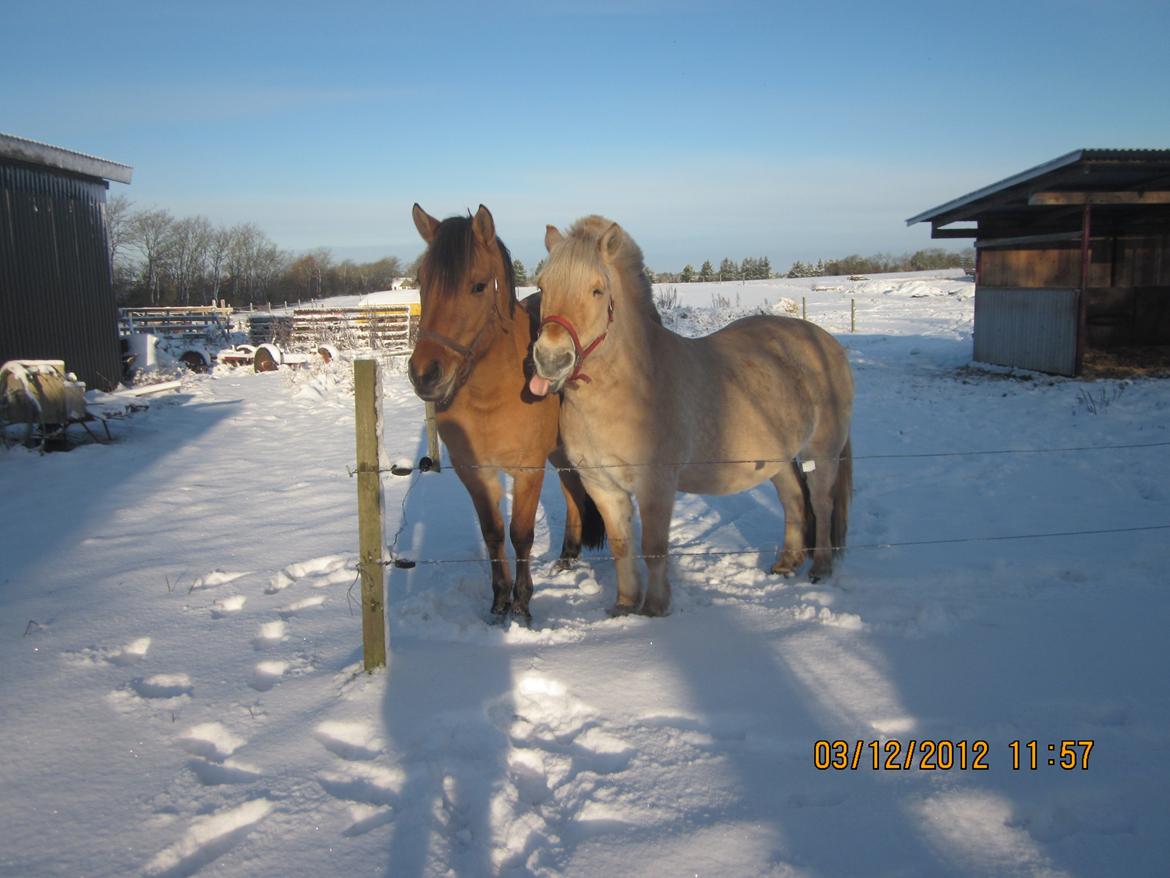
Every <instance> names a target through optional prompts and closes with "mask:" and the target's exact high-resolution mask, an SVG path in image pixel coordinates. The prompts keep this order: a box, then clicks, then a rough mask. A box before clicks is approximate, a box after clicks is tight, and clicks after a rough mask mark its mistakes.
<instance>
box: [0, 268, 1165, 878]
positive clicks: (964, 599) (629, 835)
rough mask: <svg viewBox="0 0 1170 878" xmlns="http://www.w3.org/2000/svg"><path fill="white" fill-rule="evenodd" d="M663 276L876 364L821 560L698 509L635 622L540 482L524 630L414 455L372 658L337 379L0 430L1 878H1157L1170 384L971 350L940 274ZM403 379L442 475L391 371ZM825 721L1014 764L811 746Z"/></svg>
mask: <svg viewBox="0 0 1170 878" xmlns="http://www.w3.org/2000/svg"><path fill="white" fill-rule="evenodd" d="M814 286H818V287H824V289H821V290H814ZM674 289H675V291H676V292H675V296H676V304H675V305H674V306H673V307H671V308H670V309H668V310H667V312H666V313H665V315H664V317H665V319H666V320H667V322H668V324H669V325H673V326H675V327H677V328H678V329H679V330H680V331H683V332H690V333H695V332H705V331H709V330H710V329H711V328H714V327H715V326H718V325H721V324H722V323H725V322H726V321H727V320H729V319H731V318H732V317H733V316H736V315H738V314H741V313H750V312H752V311H757V310H760V309H771V310H774V309H776V308H777V307H778V306H779V307H780V308H781V309H783V307H784V305H783V300H785V299H787V300H788V301H789V302H795V303H799V302H800V301H801V299H802V298H803V299H805V300H806V302H807V309H808V313H809V317H810V319H813V320H815V321H817V322H818V323H821V324H822V325H824V326H826V327H827V328H829V329H830V330H831V331H833V332H834V333H836V334H837V335H838V338H839V339H840V340H841V341H842V342H843V343H844V344H845V345H847V346H848V348H849V351H850V357H851V361H852V363H853V367H854V370H855V376H856V382H857V406H856V412H855V420H854V449H855V454H856V455H857V461H856V465H855V482H856V494H855V497H854V505H853V509H852V516H851V518H852V520H851V527H850V542H851V544H852V546H853V548H852V549H851V550H850V552H849V553H847V554H846V556H845V557H844V559H842V560H841V561H840V562H839V563H838V565H837V568H836V574H835V576H834V577H833V578H832V579H831V580H829V581H824V582H819V583H810V582H809V581H808V579H807V576H806V575H804V574H803V573H801V574H798V575H797V576H796V577H795V578H793V579H788V580H785V579H780V578H778V577H773V576H770V575H769V574H767V573H766V570H767V568H768V566H769V565H770V563H771V560H772V554H773V553H774V550H775V545H776V543H777V541H778V540H779V537H780V534H781V520H780V511H779V507H778V504H777V503H776V500H775V497H774V495H773V494H771V491H770V489H767V490H765V489H763V488H761V489H757V490H755V491H751V492H748V493H745V494H740V495H734V496H730V497H720V498H706V497H691V496H685V495H680V498H679V502H678V504H677V506H676V510H675V520H674V526H673V530H672V541H671V546H672V550H673V551H674V552H676V553H677V554H678V557H676V558H675V559H674V560H673V561H672V562H671V578H672V582H673V584H674V599H675V604H674V608H673V612H672V614H671V615H670V616H668V617H667V618H664V619H646V618H641V617H625V618H620V619H609V618H608V617H607V615H606V613H605V609H606V607H608V606H609V605H610V604H611V603H612V602H613V599H614V592H615V580H614V571H613V566H612V564H611V563H610V562H609V561H608V560H606V558H605V551H604V550H602V551H600V552H595V553H592V554H591V555H588V556H587V557H586V558H585V560H584V561H583V562H582V563H581V564H579V565H578V566H577V567H575V568H574V569H572V570H570V571H568V572H564V573H556V572H553V571H552V570H551V562H552V560H553V559H554V557H555V552H556V549H557V547H559V545H560V537H561V527H562V525H563V521H564V508H563V505H562V501H561V499H560V491H559V488H558V487H557V484H556V480H555V479H554V478H552V477H551V474H550V477H549V478H547V479H546V482H545V488H544V493H543V498H542V499H543V503H542V509H541V512H540V515H539V519H538V531H537V539H536V546H535V554H536V555H537V556H539V558H540V564H539V566H538V568H537V572H536V576H535V579H536V595H535V598H534V600H533V603H532V611H533V615H534V617H535V623H534V626H533V629H532V630H526V629H523V628H520V627H518V626H513V627H511V628H508V629H504V628H500V627H493V626H490V625H488V624H487V623H486V622H485V617H486V615H487V611H488V606H489V602H490V588H489V584H488V572H487V567H486V564H485V563H484V561H483V560H482V559H483V557H484V552H483V548H482V545H481V542H480V537H479V532H478V527H477V525H476V523H475V519H474V516H473V513H472V511H471V504H470V501H469V500H468V498H467V496H466V493H465V492H464V490H463V488H462V487H461V485H460V484H459V482H458V479H457V478H456V476H455V475H454V473H453V472H452V471H451V470H450V469H449V468H448V469H445V470H444V471H443V472H442V473H439V474H434V473H427V474H420V473H418V472H415V473H414V474H413V475H411V476H409V477H395V476H389V475H387V476H386V477H385V481H384V492H385V498H386V502H385V513H386V522H385V532H386V533H387V534H388V535H389V534H395V533H397V534H398V536H397V537H396V545H397V551H398V552H399V553H400V554H401V555H403V556H405V557H408V558H411V559H413V560H415V561H417V562H419V563H418V566H417V567H415V568H414V569H412V570H399V569H391V571H390V584H389V614H390V634H391V640H390V647H391V656H390V661H389V666H388V668H387V669H385V670H383V671H379V672H377V673H375V674H373V675H368V676H367V675H365V674H363V673H362V672H361V669H360V660H361V642H360V637H361V619H360V615H359V614H358V613H357V607H356V604H355V601H356V600H357V596H358V591H359V590H358V589H356V588H355V587H354V583H355V582H356V578H357V574H356V570H355V563H356V560H357V524H356V516H355V509H356V504H355V496H354V495H355V490H356V485H355V482H354V480H353V479H352V478H351V477H350V475H349V470H350V469H351V468H352V466H353V463H354V436H353V422H354V417H353V398H352V377H351V372H350V371H349V369H350V367H349V365H348V364H346V363H338V364H334V365H331V366H327V365H324V364H314V365H313V366H312V367H311V368H310V369H304V370H296V371H292V370H288V369H283V370H281V371H280V372H278V373H270V374H255V373H252V372H250V371H232V370H230V369H227V368H225V367H218V368H217V369H216V370H215V371H214V372H213V373H212V374H209V375H199V376H189V377H187V378H185V379H184V382H183V388H182V390H181V392H180V393H179V394H178V395H176V396H174V397H170V398H167V397H164V398H159V399H156V400H154V401H153V403H152V406H151V408H150V409H149V410H148V411H146V412H141V413H138V414H136V415H134V416H132V417H129V418H126V419H124V420H120V421H115V422H113V423H112V424H111V426H112V428H113V430H114V432H115V437H116V441H115V442H114V443H113V444H110V445H103V446H99V445H88V446H83V447H80V448H77V449H75V450H74V451H72V452H70V453H68V454H52V455H44V456H41V455H38V454H36V453H33V452H26V451H24V450H22V449H13V450H9V451H7V452H3V453H0V496H2V497H3V498H4V501H3V503H2V504H0V533H2V534H3V535H4V537H3V556H2V557H3V567H2V568H0V609H2V611H3V613H2V616H0V618H2V619H3V620H4V621H3V624H2V625H0V748H2V750H3V759H2V760H0V875H12V876H42V875H43V876H57V875H97V876H122V875H148V876H194V875H204V874H207V875H210V874H215V875H221V876H252V875H283V876H291V878H299V876H320V875H337V874H354V875H357V874H366V875H394V876H443V875H491V874H505V875H551V876H562V875H563V876H578V875H580V876H594V875H616V874H622V875H675V874H679V875H719V876H736V875H743V876H759V875H776V876H814V875H815V876H835V875H891V874H898V875H942V874H953V875H988V874H995V875H1076V876H1094V875H1121V874H1124V875H1153V874H1164V870H1165V864H1166V863H1167V862H1168V861H1170V816H1168V815H1170V783H1168V781H1170V759H1168V756H1170V690H1168V689H1167V686H1166V683H1165V680H1166V676H1167V671H1168V670H1170V668H1168V662H1167V647H1166V642H1167V641H1166V633H1165V628H1166V619H1167V618H1170V614H1168V610H1170V596H1168V593H1167V590H1166V588H1165V583H1166V581H1167V573H1168V568H1170V563H1168V559H1170V553H1168V551H1167V532H1166V531H1165V530H1124V529H1130V528H1142V527H1152V526H1165V525H1168V524H1170V490H1168V489H1167V485H1168V484H1170V456H1168V455H1167V454H1166V447H1165V446H1164V445H1163V446H1160V447H1159V446H1157V445H1156V443H1167V442H1170V384H1168V383H1167V382H1166V381H1164V380H1135V381H1128V382H1118V381H1105V382H1097V383H1094V384H1084V383H1081V382H1075V381H1070V380H1066V379H1058V378H1050V377H1048V376H1042V375H1005V374H1002V373H1000V372H995V371H986V370H980V369H972V368H969V367H970V355H971V323H972V308H973V299H972V296H971V292H972V287H971V283H970V282H969V281H968V280H966V279H965V278H963V277H962V276H961V275H960V274H959V273H954V272H952V273H943V274H942V275H931V274H919V275H909V276H900V277H892V276H875V277H871V278H869V279H867V280H862V281H851V280H849V279H848V278H836V279H824V278H816V279H808V280H792V281H789V280H773V281H756V282H747V283H743V284H690V285H683V284H679V285H674ZM657 292H658V293H659V295H660V296H664V295H667V294H668V293H669V290H667V289H664V288H659V289H658V290H657ZM713 299H715V300H717V301H718V302H719V305H718V307H713V305H712V302H713ZM851 300H855V302H856V318H857V331H856V332H855V333H854V334H850V333H849V332H848V329H849V318H850V301H851ZM383 394H384V399H383V422H384V427H383V429H384V448H383V454H384V457H385V458H386V459H387V460H398V461H402V460H406V461H411V460H417V459H418V458H419V457H420V456H421V455H422V454H424V453H425V448H426V444H425V435H424V433H423V429H422V404H421V403H420V402H419V401H418V400H417V399H416V398H415V397H414V395H413V393H412V392H411V390H410V386H409V382H408V381H407V380H406V378H405V375H404V373H403V371H402V368H401V364H393V363H392V364H388V365H387V367H386V368H385V369H384V370H383ZM1125 445H1128V446H1154V447H1131V448H1112V449H1110V450H1097V451H1061V452H1054V453H1042V454H992V453H988V454H978V455H967V454H963V455H957V456H917V457H910V456H901V455H932V454H935V453H942V454H951V453H954V452H974V451H982V452H997V451H1002V450H1004V449H1017V450H1027V449H1046V448H1047V449H1051V448H1079V449H1085V448H1095V447H1101V446H1125ZM1086 531H1113V532H1110V533H1097V534H1089V535H1086V534H1083V533H1081V532H1086ZM1062 533H1077V534H1080V535H1076V536H1038V535H1043V534H1062ZM1021 536H1024V537H1027V538H1022V539H1017V538H1016V537H1021ZM1007 538H1011V539H1007ZM941 540H948V541H951V542H938V541H941ZM708 552H710V553H721V554H713V555H707V554H703V553H708ZM439 562H442V563H439ZM838 739H840V740H844V741H847V742H851V743H852V742H856V741H862V742H865V743H867V744H868V742H871V741H877V742H879V744H878V746H879V747H883V746H885V745H886V744H887V742H901V743H902V745H903V746H905V745H906V744H907V743H908V742H909V741H910V740H915V741H922V740H943V739H945V740H950V741H954V742H956V743H957V742H967V743H968V746H971V745H972V742H975V741H977V740H985V741H987V742H988V752H987V755H986V762H987V764H988V766H989V767H988V769H987V770H980V771H975V770H970V769H968V770H960V769H959V768H954V769H952V770H948V771H941V770H935V771H930V770H917V769H911V770H900V769H898V770H895V769H889V770H887V769H881V770H876V771H875V770H873V768H872V767H871V766H869V765H868V764H866V759H862V760H861V764H860V767H859V768H858V769H857V770H850V769H845V770H834V769H829V770H823V771H822V770H818V769H817V768H816V767H814V744H815V742H816V741H818V740H838ZM1031 740H1037V741H1038V742H1040V743H1039V745H1038V746H1039V756H1040V765H1039V766H1038V768H1037V769H1036V770H1030V769H1027V768H1025V769H1023V770H1018V771H1017V770H1013V769H1012V767H1011V756H1012V753H1011V750H1010V749H1009V744H1010V742H1012V741H1021V742H1027V741H1031ZM1062 740H1073V741H1088V740H1091V741H1093V742H1094V743H1093V746H1092V750H1091V753H1090V755H1089V760H1088V768H1087V769H1085V770H1081V769H1079V768H1078V769H1075V770H1071V771H1065V770H1062V769H1060V768H1059V767H1052V766H1048V765H1047V764H1046V761H1047V758H1048V757H1049V755H1050V754H1049V753H1048V751H1047V750H1046V749H1045V748H1046V745H1047V744H1048V743H1054V744H1055V745H1056V747H1057V748H1059V745H1060V742H1061V741H1062ZM1082 749H1083V747H1082ZM865 752H866V753H867V754H868V752H869V750H868V749H867V750H866V751H865ZM882 752H883V753H884V752H885V751H884V750H883V751H882ZM1080 752H1081V750H1078V753H1080Z"/></svg>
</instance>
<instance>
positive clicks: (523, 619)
mask: <svg viewBox="0 0 1170 878" xmlns="http://www.w3.org/2000/svg"><path fill="white" fill-rule="evenodd" d="M512 621H513V622H515V623H516V624H517V625H519V626H520V627H521V628H527V629H528V630H529V631H531V630H532V614H531V613H530V612H528V611H527V610H515V609H514V610H512Z"/></svg>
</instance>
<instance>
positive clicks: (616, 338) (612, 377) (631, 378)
mask: <svg viewBox="0 0 1170 878" xmlns="http://www.w3.org/2000/svg"><path fill="white" fill-rule="evenodd" d="M632 307H633V306H627V308H632ZM623 310H625V309H623ZM662 331H663V330H662V327H661V326H659V325H658V324H654V323H651V322H650V321H648V320H645V319H644V318H643V316H642V315H641V314H635V313H626V314H622V315H615V317H614V322H613V325H612V326H610V329H609V333H608V335H607V336H606V339H605V341H604V342H602V344H601V345H600V346H599V347H598V349H597V352H596V353H595V354H593V356H592V357H590V358H589V359H587V360H586V361H585V363H584V364H583V367H582V371H584V372H585V373H586V374H587V375H589V376H590V378H591V380H592V384H594V385H596V388H595V389H594V392H587V393H586V394H584V396H583V397H582V400H581V401H582V402H584V403H585V404H586V405H588V404H589V403H590V402H592V403H594V404H595V405H598V406H602V407H604V406H605V405H606V403H605V397H606V396H607V395H610V394H611V393H612V388H621V389H622V393H623V394H626V393H628V394H630V395H631V396H633V397H635V398H639V397H649V396H650V395H651V394H654V393H656V392H661V391H662V390H663V389H664V388H662V386H661V384H662V381H663V379H664V378H666V377H667V371H668V370H669V363H668V362H665V361H663V356H662V355H663V354H664V350H663V342H664V341H667V339H664V338H662V337H661V332H662ZM603 388H610V389H606V390H603ZM596 391H601V392H596Z"/></svg>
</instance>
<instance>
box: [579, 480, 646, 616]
mask: <svg viewBox="0 0 1170 878" xmlns="http://www.w3.org/2000/svg"><path fill="white" fill-rule="evenodd" d="M588 484H589V496H590V497H592V498H593V502H594V503H596V504H597V509H598V511H600V512H601V518H602V520H603V521H604V522H605V530H606V533H607V534H608V536H609V546H610V549H611V550H612V551H613V560H614V566H615V567H616V568H617V581H618V582H617V588H618V596H617V603H615V604H614V605H613V607H612V608H610V611H609V612H610V615H612V616H624V615H626V614H627V613H636V612H638V608H639V607H640V606H641V604H642V586H641V584H640V583H639V582H638V569H637V566H636V565H635V563H634V558H633V557H632V556H631V554H630V540H631V531H632V529H633V516H634V504H633V502H632V501H631V500H630V495H629V493H627V492H626V490H625V489H624V488H622V487H620V486H618V485H615V484H614V483H612V482H609V481H604V482H603V481H600V480H597V481H593V480H590V481H589V482H588Z"/></svg>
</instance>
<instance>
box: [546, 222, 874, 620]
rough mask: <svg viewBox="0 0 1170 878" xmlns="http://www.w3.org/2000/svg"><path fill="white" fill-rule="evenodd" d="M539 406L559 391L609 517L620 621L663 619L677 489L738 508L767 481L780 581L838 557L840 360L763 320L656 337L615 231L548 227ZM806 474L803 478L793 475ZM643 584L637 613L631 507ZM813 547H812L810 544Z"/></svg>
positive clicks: (577, 452) (637, 268)
mask: <svg viewBox="0 0 1170 878" xmlns="http://www.w3.org/2000/svg"><path fill="white" fill-rule="evenodd" d="M545 246H546V247H547V248H548V251H549V252H548V261H547V262H546V263H545V266H544V269H543V271H541V273H540V276H539V277H538V278H537V283H538V285H539V286H540V288H541V291H542V302H541V314H542V317H543V320H542V323H541V333H540V337H539V339H538V340H537V342H536V345H535V346H534V348H533V356H534V359H535V362H536V372H537V374H536V375H534V376H533V378H532V380H531V382H530V385H529V389H530V390H531V391H532V392H533V393H535V394H537V395H541V394H546V393H549V392H550V391H552V392H556V391H560V390H563V391H564V399H563V401H562V403H561V433H562V436H563V437H564V441H565V448H566V450H567V451H568V453H569V456H570V458H571V459H572V461H573V464H574V465H575V466H578V467H580V469H579V472H580V473H581V477H582V479H584V481H585V486H586V488H587V489H588V490H589V495H590V496H591V497H592V498H593V499H594V500H595V501H596V503H597V506H598V508H599V509H600V510H601V514H602V516H603V517H604V519H605V526H606V531H607V533H608V535H609V541H610V545H611V546H612V548H613V554H614V557H615V559H616V561H617V574H618V599H617V603H616V605H615V606H614V612H616V613H626V612H635V611H638V610H641V611H642V612H645V613H647V614H650V615H658V614H662V613H665V612H667V610H668V609H669V607H670V584H669V583H668V582H667V579H666V553H667V548H668V537H669V531H670V518H671V511H672V509H673V507H674V497H675V492H676V491H680V490H681V491H685V492H686V493H689V494H731V493H735V492H738V491H745V490H747V489H748V488H751V487H753V486H755V485H758V484H759V483H761V482H763V481H764V480H765V479H770V480H771V481H772V484H773V485H774V486H775V488H776V492H777V493H778V494H779V496H780V503H781V504H782V505H783V507H784V525H785V527H784V531H785V533H784V548H783V550H782V551H781V552H780V553H779V557H778V558H777V559H776V563H775V564H774V565H773V567H772V572H774V573H783V574H786V575H791V574H793V573H794V572H795V570H796V568H797V566H798V565H800V564H801V562H802V561H803V560H804V556H805V551H806V548H808V549H811V550H812V557H813V563H812V571H811V575H812V577H814V578H816V577H820V576H825V575H828V574H829V573H830V572H831V570H832V565H833V560H832V559H833V554H834V551H833V550H834V549H840V548H841V547H843V546H844V544H845V530H846V522H847V516H848V511H849V496H850V491H851V487H852V457H851V455H850V448H849V429H850V420H851V414H852V409H853V376H852V373H851V372H850V370H849V360H848V358H847V357H846V355H845V351H844V349H843V348H842V347H841V345H839V344H838V343H837V342H836V340H835V339H834V338H833V337H832V336H831V335H829V334H828V333H827V332H825V331H824V330H822V329H819V328H818V327H816V326H814V325H813V324H811V323H807V322H805V321H803V320H794V319H791V318H787V317H771V316H757V317H746V318H744V319H742V320H737V321H736V322H734V323H732V324H731V325H729V326H727V327H724V328H723V329H721V330H719V331H718V332H716V333H713V334H712V335H709V336H707V337H705V338H683V337H681V336H679V335H675V334H674V333H673V332H671V331H669V330H668V329H666V328H665V327H664V326H663V325H662V320H661V319H660V317H659V315H658V310H657V309H656V308H655V307H654V300H653V296H652V295H651V288H650V284H649V281H647V279H646V276H645V272H644V267H643V263H642V251H641V250H640V249H638V245H637V244H635V243H634V241H633V239H632V238H630V237H629V236H628V235H627V234H626V233H625V232H624V231H623V230H622V228H621V226H619V225H618V224H617V223H614V222H610V221H609V220H607V219H603V218H601V217H598V216H591V217H586V218H584V219H582V220H578V221H577V223H576V224H575V225H574V226H573V227H572V229H570V230H569V233H568V235H567V236H565V235H562V234H561V233H560V232H559V231H558V230H557V229H555V228H554V227H553V226H549V227H548V230H547V234H546V235H545ZM798 460H799V461H800V464H797V461H798ZM635 499H636V500H637V503H638V511H639V513H640V515H641V519H642V551H643V555H644V556H645V560H646V566H647V568H648V572H649V582H648V585H647V589H646V595H645V601H644V602H643V597H642V592H641V586H640V585H639V581H638V572H637V568H636V566H635V564H634V558H633V556H632V555H631V554H630V539H631V519H632V516H633V510H634V507H633V502H632V501H633V500H635ZM806 526H808V530H811V531H812V532H813V533H814V534H815V536H813V537H812V538H811V539H810V537H809V534H808V530H806Z"/></svg>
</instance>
